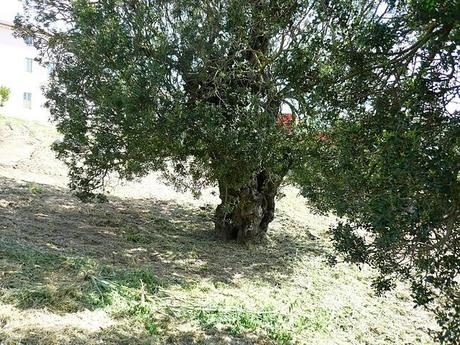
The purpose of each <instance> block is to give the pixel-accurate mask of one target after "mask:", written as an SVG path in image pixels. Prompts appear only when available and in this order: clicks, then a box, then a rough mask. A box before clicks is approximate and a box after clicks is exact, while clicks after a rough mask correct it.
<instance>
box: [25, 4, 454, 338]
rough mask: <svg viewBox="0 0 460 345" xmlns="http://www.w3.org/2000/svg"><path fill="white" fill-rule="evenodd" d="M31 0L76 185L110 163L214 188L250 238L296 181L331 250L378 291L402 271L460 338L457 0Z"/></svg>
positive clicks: (227, 224) (232, 223)
mask: <svg viewBox="0 0 460 345" xmlns="http://www.w3.org/2000/svg"><path fill="white" fill-rule="evenodd" d="M25 3H26V5H27V6H26V12H25V15H24V16H22V17H18V18H17V20H16V27H17V31H18V33H19V34H21V35H24V36H26V35H32V36H34V37H35V40H34V44H35V45H36V47H37V48H38V49H39V50H40V52H41V58H40V59H41V62H42V63H44V64H45V63H53V64H54V66H55V68H54V70H53V72H52V75H51V81H50V84H49V86H48V87H47V90H46V95H47V97H48V100H49V101H48V104H47V105H48V107H49V108H50V110H51V113H52V115H53V120H54V122H55V123H56V125H57V127H58V129H59V131H60V132H61V133H62V134H63V140H62V141H61V142H59V143H57V144H56V145H55V149H56V151H57V153H58V156H59V157H60V158H61V159H63V160H64V161H65V162H66V163H67V165H68V166H69V175H70V178H71V187H72V188H73V189H75V190H77V191H78V193H79V195H80V196H81V197H83V198H88V197H91V196H92V195H94V194H93V193H94V192H96V193H98V192H99V191H100V188H101V187H103V183H104V178H105V177H106V176H107V174H109V173H113V172H116V173H118V174H119V175H120V176H121V177H122V178H126V179H130V178H134V177H137V176H142V175H145V174H147V173H148V172H150V171H163V172H165V174H166V175H167V176H168V177H169V178H170V180H171V181H172V182H174V183H175V184H176V185H178V186H181V185H182V186H187V187H189V188H194V189H195V190H199V189H200V188H201V187H202V186H205V185H218V187H219V192H220V198H221V200H222V203H221V205H219V206H218V208H217V210H216V230H217V231H218V233H219V234H221V235H222V236H223V237H224V238H227V239H238V240H241V241H243V242H246V241H250V240H261V239H263V237H264V235H265V233H266V231H267V227H268V224H269V223H270V222H271V221H272V220H273V217H274V200H275V196H276V194H277V191H278V189H279V186H280V184H281V183H282V181H283V179H284V178H285V177H287V179H288V180H289V181H291V182H292V183H294V184H296V185H297V186H299V188H300V189H301V192H302V194H303V195H304V196H306V197H307V198H308V199H309V200H310V202H311V203H312V205H313V206H315V207H316V208H317V209H318V210H319V211H323V212H328V211H333V212H335V213H336V214H337V215H338V216H340V217H342V219H343V220H342V221H341V222H340V223H339V224H338V225H337V226H336V227H335V228H333V229H331V233H332V236H333V240H334V244H335V247H336V249H337V250H338V252H340V253H342V254H343V255H344V257H345V259H346V260H348V261H351V262H355V263H367V264H370V265H371V266H373V267H376V268H377V269H378V271H379V272H380V275H379V277H378V278H377V279H376V281H375V285H376V287H377V289H378V290H379V291H383V290H385V289H389V288H391V287H392V286H393V285H394V284H395V282H396V279H398V278H403V279H406V280H408V281H409V282H410V283H411V286H412V291H413V297H414V300H415V301H416V302H417V303H418V304H421V305H426V306H428V307H430V308H432V309H433V310H434V311H435V312H436V313H437V314H438V316H439V321H440V324H441V326H442V328H443V331H442V332H441V333H440V337H441V339H442V340H443V341H445V342H446V343H449V342H450V343H455V342H456V339H458V338H459V337H460V321H459V320H460V294H459V285H458V284H459V275H460V233H459V231H458V226H459V221H460V215H459V213H460V211H459V205H460V202H459V201H460V200H459V198H460V189H459V187H460V186H459V184H460V176H459V168H460V159H459V157H460V141H459V140H460V139H459V138H460V126H459V119H460V117H459V110H458V109H459V107H458V106H456V102H458V101H459V93H460V91H459V90H460V84H459V80H458V79H459V72H458V69H459V65H460V64H459V53H460V3H459V2H458V1H449V0H439V1H436V0H361V1H358V0H338V1H328V0H323V1H313V0H312V1H300V0H283V1H281V0H280V1H276V0H251V1H247V0H226V1H191V0H177V1H167V0H158V1H153V0H98V1H94V0H65V1H56V0H26V1H25ZM283 104H288V105H289V106H290V108H291V111H292V112H293V115H294V118H295V123H291V124H288V125H287V124H284V125H283V122H282V121H277V119H278V118H279V116H280V109H281V106H282V105H283Z"/></svg>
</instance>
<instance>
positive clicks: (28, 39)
mask: <svg viewBox="0 0 460 345" xmlns="http://www.w3.org/2000/svg"><path fill="white" fill-rule="evenodd" d="M24 42H26V44H27V45H28V46H31V45H32V44H34V39H33V37H32V36H27V37H25V38H24Z"/></svg>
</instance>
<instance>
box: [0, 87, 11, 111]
mask: <svg viewBox="0 0 460 345" xmlns="http://www.w3.org/2000/svg"><path fill="white" fill-rule="evenodd" d="M10 94H11V90H10V89H9V88H7V87H6V86H0V107H3V106H4V105H5V102H6V101H8V100H9V99H10Z"/></svg>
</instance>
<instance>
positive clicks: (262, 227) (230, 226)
mask: <svg viewBox="0 0 460 345" xmlns="http://www.w3.org/2000/svg"><path fill="white" fill-rule="evenodd" d="M281 181H282V177H279V176H276V177H274V176H270V175H268V174H267V173H265V172H261V173H258V174H256V175H255V176H254V177H253V179H252V180H251V182H250V183H249V184H248V185H247V186H245V187H243V188H240V189H231V188H228V187H227V186H226V185H225V184H224V183H220V184H219V192H220V199H221V201H222V202H221V204H220V205H219V206H217V209H216V214H215V229H216V232H217V235H218V236H219V237H220V238H222V239H224V240H236V241H238V242H240V243H258V242H261V241H262V240H263V239H264V238H265V236H266V233H267V230H268V224H269V223H270V222H271V221H272V220H273V218H274V215H275V197H276V194H277V192H278V188H279V186H280V184H281Z"/></svg>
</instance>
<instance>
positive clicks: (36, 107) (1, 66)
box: [0, 21, 49, 122]
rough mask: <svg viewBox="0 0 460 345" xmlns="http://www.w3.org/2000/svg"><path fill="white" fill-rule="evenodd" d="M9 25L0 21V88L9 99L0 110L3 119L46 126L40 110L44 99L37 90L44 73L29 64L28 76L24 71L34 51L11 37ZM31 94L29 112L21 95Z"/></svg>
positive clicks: (46, 116) (46, 115) (45, 77)
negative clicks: (19, 119) (27, 60)
mask: <svg viewBox="0 0 460 345" xmlns="http://www.w3.org/2000/svg"><path fill="white" fill-rule="evenodd" d="M12 33H13V31H12V24H11V23H8V22H4V21H0V86H6V87H8V88H9V89H10V90H11V94H10V99H9V100H8V101H7V102H6V103H5V105H4V106H3V107H1V108H0V113H1V114H3V115H6V116H11V117H17V118H22V119H28V120H35V121H41V122H46V121H48V119H49V111H48V110H47V109H46V108H44V106H43V105H44V103H45V97H44V96H43V92H42V90H41V87H42V86H43V85H45V84H46V82H47V80H48V70H47V68H44V67H42V66H40V65H39V64H38V62H36V61H33V62H32V72H28V71H27V68H26V65H27V63H26V58H31V59H34V58H35V57H36V55H37V51H36V49H35V48H34V47H33V46H31V45H27V44H26V43H25V42H24V40H23V39H22V38H15V37H14V36H13V34H12ZM25 92H27V93H31V94H32V98H31V108H30V109H28V108H27V107H26V106H25V102H24V93H25Z"/></svg>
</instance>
